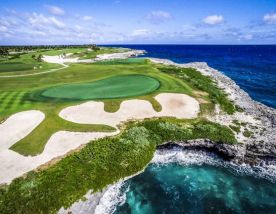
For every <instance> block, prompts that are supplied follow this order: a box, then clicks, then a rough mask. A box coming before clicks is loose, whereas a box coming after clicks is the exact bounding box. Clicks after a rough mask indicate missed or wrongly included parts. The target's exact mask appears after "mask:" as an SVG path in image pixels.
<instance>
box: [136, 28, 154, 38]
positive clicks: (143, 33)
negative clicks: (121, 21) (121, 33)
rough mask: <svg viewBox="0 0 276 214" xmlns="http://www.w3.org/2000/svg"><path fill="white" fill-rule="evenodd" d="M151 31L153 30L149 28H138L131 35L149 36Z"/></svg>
mask: <svg viewBox="0 0 276 214" xmlns="http://www.w3.org/2000/svg"><path fill="white" fill-rule="evenodd" d="M150 33H151V31H150V30H149V29H136V30H134V31H132V33H131V36H135V37H144V36H148V35H149V34H150Z"/></svg>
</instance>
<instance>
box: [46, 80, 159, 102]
mask: <svg viewBox="0 0 276 214" xmlns="http://www.w3.org/2000/svg"><path fill="white" fill-rule="evenodd" d="M159 85H160V84H159V81H158V80H156V79H154V78H152V77H148V76H144V75H124V76H115V77H110V78H106V79H103V80H99V81H96V82H91V83H78V84H66V85H62V86H56V87H52V88H49V89H46V90H45V91H43V92H42V93H41V95H42V96H44V97H50V98H57V99H70V100H88V99H108V98H122V97H132V96H138V95H143V94H147V93H150V92H152V91H155V90H156V89H157V88H158V87H159Z"/></svg>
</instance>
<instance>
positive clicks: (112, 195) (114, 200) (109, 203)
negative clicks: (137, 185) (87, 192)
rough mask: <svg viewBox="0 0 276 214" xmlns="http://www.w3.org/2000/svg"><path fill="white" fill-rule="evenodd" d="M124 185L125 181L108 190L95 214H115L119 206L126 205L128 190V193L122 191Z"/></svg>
mask: <svg viewBox="0 0 276 214" xmlns="http://www.w3.org/2000/svg"><path fill="white" fill-rule="evenodd" d="M123 185H124V181H120V182H118V183H116V184H114V185H111V186H109V187H108V188H107V189H106V191H105V193H104V195H103V196H102V198H101V200H100V202H99V204H98V206H97V207H96V209H95V214H107V213H114V212H115V210H116V206H117V205H118V204H124V203H125V201H126V193H127V191H128V188H127V190H126V191H121V189H122V186H123Z"/></svg>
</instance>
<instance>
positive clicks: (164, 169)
mask: <svg viewBox="0 0 276 214" xmlns="http://www.w3.org/2000/svg"><path fill="white" fill-rule="evenodd" d="M121 191H122V193H123V194H125V200H124V202H123V203H122V204H120V205H117V207H116V211H115V213H133V214H135V213H275V212H276V184H275V183H271V182H269V181H267V180H264V179H259V178H255V177H253V176H248V175H238V174H237V173H234V171H232V169H230V168H229V169H228V168H224V167H217V166H210V165H186V166H183V165H179V164H177V163H168V164H165V165H164V164H162V165H157V164H151V165H150V166H149V167H147V169H146V170H145V172H143V173H142V174H140V175H137V176H135V177H133V178H131V179H130V180H128V181H126V182H125V183H124V184H123V186H122V187H121Z"/></svg>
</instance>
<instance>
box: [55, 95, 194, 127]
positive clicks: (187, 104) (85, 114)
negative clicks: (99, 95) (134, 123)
mask: <svg viewBox="0 0 276 214" xmlns="http://www.w3.org/2000/svg"><path fill="white" fill-rule="evenodd" d="M155 99H156V100H157V101H158V102H159V103H160V104H161V105H162V111H161V112H156V111H155V110H154V109H153V107H152V105H151V103H150V102H148V101H144V100H128V101H124V102H123V103H122V104H121V106H120V109H119V110H118V111H117V112H115V113H108V112H105V111H104V103H103V102H95V101H90V102H86V103H83V104H81V105H76V106H71V107H67V108H65V109H63V110H62V111H61V112H60V114H59V115H60V117H62V118H63V119H65V120H69V121H72V122H75V123H81V124H106V125H110V126H117V125H118V124H120V123H121V122H123V121H127V120H133V119H145V118H151V117H164V116H168V117H176V118H182V119H185V118H194V117H196V116H197V114H198V112H199V103H198V101H197V100H195V99H194V98H192V97H190V96H188V95H185V94H173V93H162V94H159V95H157V96H156V97H155Z"/></svg>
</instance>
